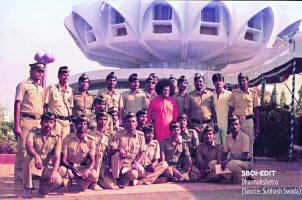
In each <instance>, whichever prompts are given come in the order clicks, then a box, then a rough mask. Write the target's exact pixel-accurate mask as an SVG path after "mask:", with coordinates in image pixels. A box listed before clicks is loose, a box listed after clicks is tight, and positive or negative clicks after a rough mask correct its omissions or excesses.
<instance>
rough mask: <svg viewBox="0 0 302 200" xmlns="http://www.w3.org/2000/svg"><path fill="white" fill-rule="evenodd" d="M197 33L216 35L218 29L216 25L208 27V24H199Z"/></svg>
mask: <svg viewBox="0 0 302 200" xmlns="http://www.w3.org/2000/svg"><path fill="white" fill-rule="evenodd" d="M199 33H200V34H203V35H217V34H218V30H217V27H209V26H203V25H201V26H200V31H199Z"/></svg>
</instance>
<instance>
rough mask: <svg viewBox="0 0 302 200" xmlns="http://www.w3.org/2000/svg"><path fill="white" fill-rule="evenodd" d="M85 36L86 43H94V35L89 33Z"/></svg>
mask: <svg viewBox="0 0 302 200" xmlns="http://www.w3.org/2000/svg"><path fill="white" fill-rule="evenodd" d="M86 36H87V42H88V43H91V42H95V41H96V38H95V35H94V33H91V32H89V33H87V34H86Z"/></svg>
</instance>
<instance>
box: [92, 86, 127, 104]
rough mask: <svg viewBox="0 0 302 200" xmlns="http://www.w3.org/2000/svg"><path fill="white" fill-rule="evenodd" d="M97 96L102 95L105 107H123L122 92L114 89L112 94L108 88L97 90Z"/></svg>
mask: <svg viewBox="0 0 302 200" xmlns="http://www.w3.org/2000/svg"><path fill="white" fill-rule="evenodd" d="M97 95H98V96H101V95H102V96H103V97H104V98H105V101H106V104H107V108H111V107H115V108H123V107H124V106H123V97H122V94H121V93H119V92H117V91H116V90H114V91H113V93H112V94H110V93H109V91H108V90H99V91H98V94H97Z"/></svg>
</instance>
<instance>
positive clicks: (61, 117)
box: [56, 115, 70, 121]
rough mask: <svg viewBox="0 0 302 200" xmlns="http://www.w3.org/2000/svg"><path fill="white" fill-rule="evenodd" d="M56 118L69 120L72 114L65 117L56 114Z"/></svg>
mask: <svg viewBox="0 0 302 200" xmlns="http://www.w3.org/2000/svg"><path fill="white" fill-rule="evenodd" d="M56 118H57V119H60V120H68V121H69V120H70V116H66V117H64V116H60V115H56Z"/></svg>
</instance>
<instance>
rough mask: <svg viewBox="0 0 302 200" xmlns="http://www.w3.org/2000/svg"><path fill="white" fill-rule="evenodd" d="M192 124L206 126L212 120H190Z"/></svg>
mask: <svg viewBox="0 0 302 200" xmlns="http://www.w3.org/2000/svg"><path fill="white" fill-rule="evenodd" d="M191 121H192V122H194V123H196V124H207V123H209V122H211V121H212V120H211V119H207V120H203V121H201V120H198V119H191Z"/></svg>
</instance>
